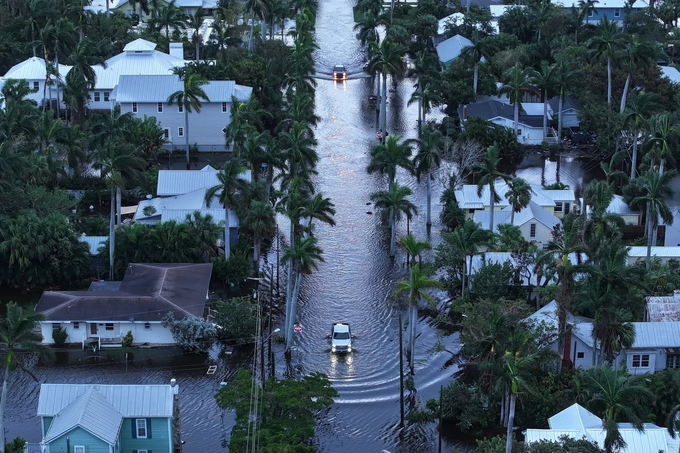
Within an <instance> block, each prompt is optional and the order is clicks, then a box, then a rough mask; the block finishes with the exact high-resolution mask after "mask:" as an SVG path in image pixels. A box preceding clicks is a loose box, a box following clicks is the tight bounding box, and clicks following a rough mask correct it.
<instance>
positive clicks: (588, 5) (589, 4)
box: [578, 0, 600, 25]
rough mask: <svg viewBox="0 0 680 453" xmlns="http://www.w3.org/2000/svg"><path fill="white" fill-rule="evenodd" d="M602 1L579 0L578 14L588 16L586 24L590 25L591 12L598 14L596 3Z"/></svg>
mask: <svg viewBox="0 0 680 453" xmlns="http://www.w3.org/2000/svg"><path fill="white" fill-rule="evenodd" d="M596 3H600V2H599V1H598V0H579V1H578V15H579V20H580V18H581V17H585V18H586V25H588V22H589V18H590V13H593V14H597V9H595V4H596Z"/></svg>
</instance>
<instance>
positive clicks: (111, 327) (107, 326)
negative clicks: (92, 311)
mask: <svg viewBox="0 0 680 453" xmlns="http://www.w3.org/2000/svg"><path fill="white" fill-rule="evenodd" d="M106 330H113V323H112V322H107V323H106Z"/></svg>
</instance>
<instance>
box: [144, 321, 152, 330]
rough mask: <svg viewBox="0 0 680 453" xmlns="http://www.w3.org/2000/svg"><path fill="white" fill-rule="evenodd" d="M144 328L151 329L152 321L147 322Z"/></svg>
mask: <svg viewBox="0 0 680 453" xmlns="http://www.w3.org/2000/svg"><path fill="white" fill-rule="evenodd" d="M144 330H151V323H149V322H145V323H144Z"/></svg>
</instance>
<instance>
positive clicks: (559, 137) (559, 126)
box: [557, 88, 564, 145]
mask: <svg viewBox="0 0 680 453" xmlns="http://www.w3.org/2000/svg"><path fill="white" fill-rule="evenodd" d="M563 99H564V88H562V89H561V90H560V99H559V101H558V106H557V109H558V110H559V112H558V116H557V144H558V145H561V144H562V107H563V103H562V102H563V101H562V100H563Z"/></svg>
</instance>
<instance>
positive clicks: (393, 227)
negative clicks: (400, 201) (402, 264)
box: [390, 208, 397, 256]
mask: <svg viewBox="0 0 680 453" xmlns="http://www.w3.org/2000/svg"><path fill="white" fill-rule="evenodd" d="M395 217H396V216H395V215H394V208H390V256H394V242H395V240H396V238H397V225H396V223H397V222H396V221H395Z"/></svg>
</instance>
